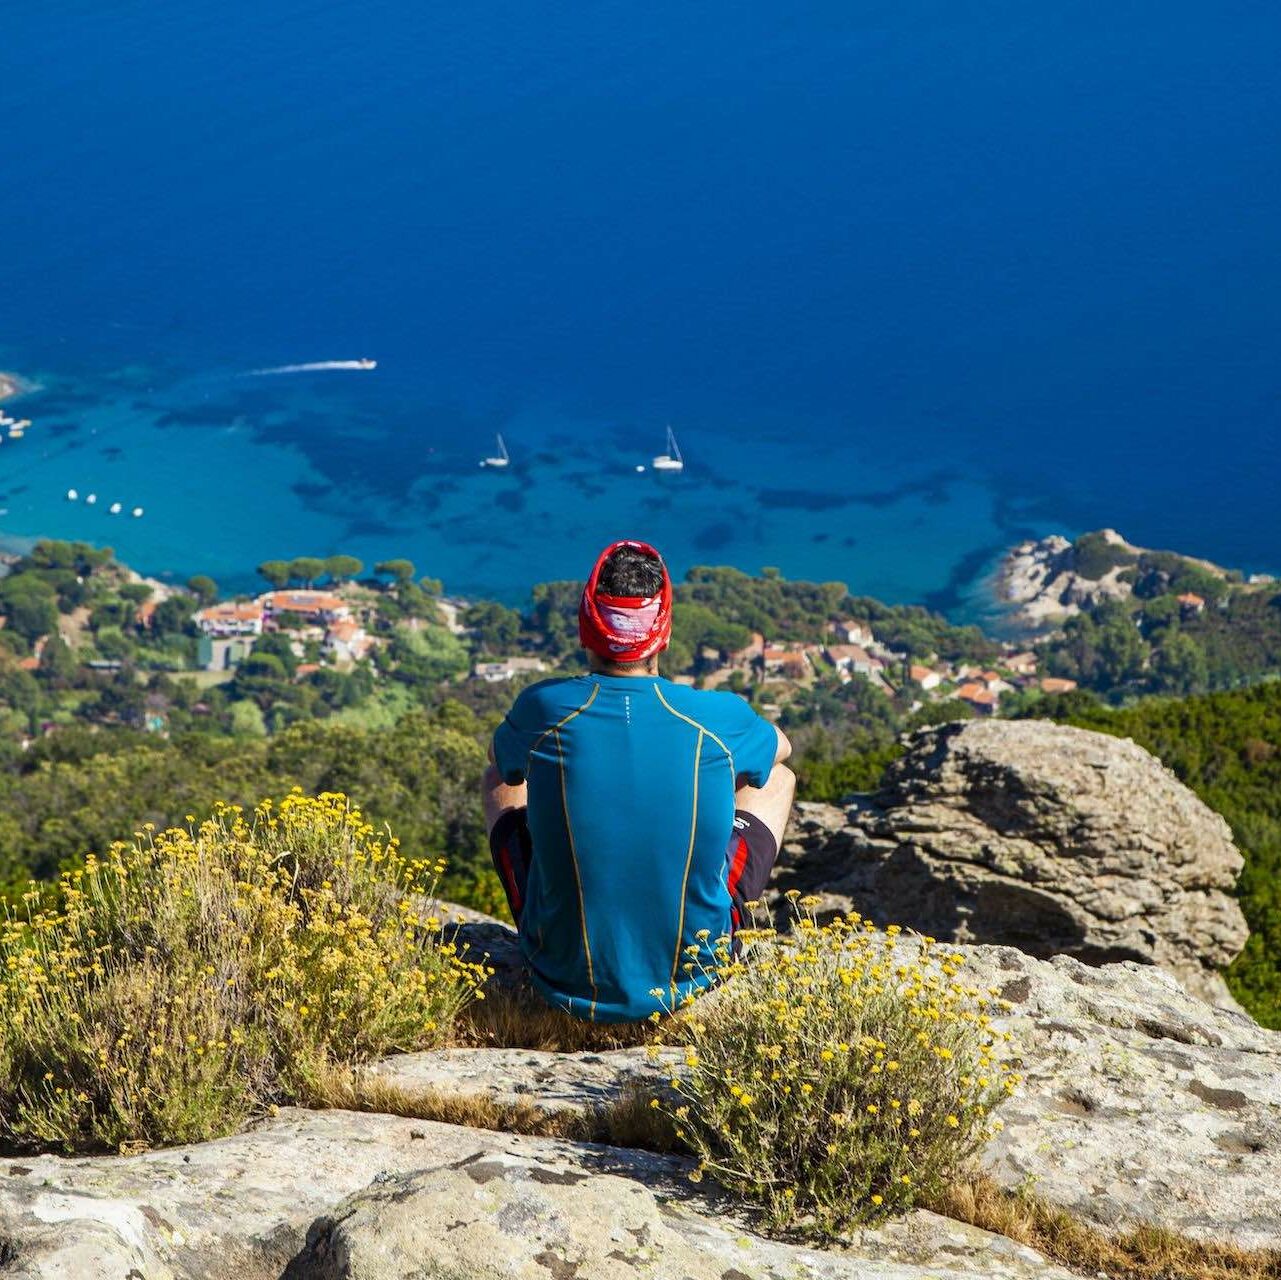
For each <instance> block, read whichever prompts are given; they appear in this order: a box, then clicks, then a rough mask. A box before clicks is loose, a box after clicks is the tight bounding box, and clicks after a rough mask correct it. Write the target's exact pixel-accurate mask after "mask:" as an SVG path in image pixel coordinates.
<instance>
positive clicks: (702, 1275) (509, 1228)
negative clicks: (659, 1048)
mask: <svg viewBox="0 0 1281 1280" xmlns="http://www.w3.org/2000/svg"><path fill="white" fill-rule="evenodd" d="M698 1199H699V1198H698V1197H692V1196H689V1195H686V1196H685V1197H684V1198H683V1199H678V1198H676V1197H674V1196H672V1195H671V1194H670V1193H664V1192H663V1191H661V1190H658V1191H656V1190H655V1189H653V1188H651V1187H649V1186H646V1185H644V1184H642V1183H640V1182H637V1181H635V1180H633V1179H628V1178H624V1177H618V1176H615V1175H610V1174H595V1175H592V1174H590V1173H588V1172H587V1171H586V1170H584V1169H583V1167H582V1166H581V1164H580V1163H577V1162H575V1161H573V1160H566V1159H555V1158H553V1159H546V1158H537V1157H531V1156H529V1155H518V1154H510V1155H508V1154H503V1155H494V1156H483V1155H479V1154H478V1155H477V1156H473V1157H470V1158H467V1159H462V1160H458V1161H455V1162H453V1163H452V1164H450V1165H448V1166H445V1167H440V1168H433V1169H422V1170H419V1171H417V1172H415V1173H411V1174H406V1175H401V1176H398V1177H392V1178H388V1179H386V1180H385V1181H383V1182H381V1183H379V1184H377V1185H375V1186H372V1187H369V1188H367V1189H366V1190H364V1191H361V1192H359V1193H357V1194H356V1195H354V1196H352V1197H350V1198H349V1199H348V1200H346V1201H344V1202H343V1203H342V1204H341V1205H339V1206H338V1207H337V1208H336V1209H335V1210H334V1211H333V1212H332V1213H330V1214H328V1215H326V1216H325V1217H324V1218H322V1219H321V1220H320V1221H319V1222H318V1223H317V1224H316V1225H315V1227H313V1229H312V1230H311V1232H310V1233H309V1234H308V1238H307V1245H306V1248H305V1249H304V1250H303V1251H302V1253H301V1254H299V1256H298V1258H297V1259H296V1260H295V1262H294V1264H293V1265H292V1266H291V1267H290V1268H289V1270H288V1271H287V1272H286V1273H285V1276H284V1277H283V1280H410V1278H411V1277H414V1278H415V1280H417V1278H418V1277H422V1278H423V1280H427V1278H431V1280H549V1277H550V1278H551V1280H625V1278H626V1277H629V1276H636V1277H642V1276H645V1277H651V1278H653V1280H794V1277H797V1276H807V1277H813V1278H814V1280H925V1277H926V1276H928V1275H937V1274H939V1273H940V1272H945V1273H946V1274H947V1275H949V1276H952V1277H955V1280H1003V1278H1008V1280H1014V1278H1015V1277H1028V1278H1029V1280H1031V1278H1032V1277H1039V1278H1041V1280H1067V1278H1068V1275H1069V1273H1068V1272H1066V1271H1064V1270H1062V1269H1060V1268H1058V1267H1055V1266H1052V1265H1050V1264H1049V1263H1047V1262H1046V1261H1045V1260H1044V1259H1043V1258H1041V1257H1040V1256H1039V1255H1038V1254H1037V1253H1035V1252H1034V1251H1033V1250H1031V1249H1026V1248H1022V1247H1020V1246H1017V1245H1014V1244H1012V1243H1011V1242H1010V1241H1008V1240H1002V1239H1001V1238H999V1237H995V1236H992V1235H989V1234H988V1233H987V1232H983V1231H977V1230H975V1229H974V1228H972V1227H963V1226H961V1225H960V1224H958V1223H950V1222H947V1221H946V1220H945V1219H941V1218H938V1217H936V1216H935V1215H933V1214H917V1215H913V1219H912V1220H911V1221H910V1223H909V1224H900V1225H899V1226H897V1227H893V1228H890V1229H889V1230H888V1231H887V1232H883V1233H873V1232H869V1233H867V1235H866V1236H865V1237H864V1238H860V1239H858V1240H855V1241H852V1242H851V1243H850V1245H849V1246H848V1247H846V1248H841V1249H825V1250H818V1249H805V1248H800V1247H798V1246H796V1245H791V1244H785V1243H780V1242H777V1241H772V1240H765V1239H762V1238H761V1237H760V1236H758V1235H756V1234H754V1233H753V1232H752V1231H751V1229H750V1226H749V1225H746V1224H745V1223H744V1222H742V1221H736V1220H735V1215H734V1214H733V1212H732V1209H730V1208H729V1207H728V1206H725V1205H719V1206H718V1205H715V1204H709V1203H702V1204H700V1203H697V1200H698Z"/></svg>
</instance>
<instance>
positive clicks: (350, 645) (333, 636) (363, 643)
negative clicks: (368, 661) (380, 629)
mask: <svg viewBox="0 0 1281 1280" xmlns="http://www.w3.org/2000/svg"><path fill="white" fill-rule="evenodd" d="M373 647H374V641H373V639H372V638H371V637H370V636H368V635H366V634H365V628H364V627H362V626H361V625H360V623H359V622H356V621H355V620H354V619H352V618H339V619H338V621H337V622H335V623H332V624H331V625H330V628H329V631H328V632H327V633H326V635H325V652H326V653H328V654H330V655H331V656H332V657H333V659H334V661H335V662H359V661H360V660H361V659H362V658H367V657H368V656H369V651H370V650H371V649H372V648H373Z"/></svg>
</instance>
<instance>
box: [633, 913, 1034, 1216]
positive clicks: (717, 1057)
mask: <svg viewBox="0 0 1281 1280" xmlns="http://www.w3.org/2000/svg"><path fill="white" fill-rule="evenodd" d="M747 936H748V937H749V939H750V940H751V941H752V943H753V950H752V953H751V955H750V958H749V959H748V960H747V961H746V962H744V961H739V960H733V959H731V957H730V956H729V953H728V950H727V948H726V946H725V944H724V943H723V942H722V943H721V944H720V945H719V946H718V947H717V948H716V953H717V959H718V966H717V967H718V969H719V972H720V974H721V976H724V977H729V978H732V981H730V982H728V983H727V984H726V985H724V986H723V987H721V988H720V989H719V990H718V991H716V992H715V993H714V995H713V996H712V997H711V998H710V999H707V1000H706V1003H705V1004H703V1005H702V1006H701V1007H700V1005H699V1004H695V1005H694V1006H693V1008H692V1009H690V1011H689V1012H688V1014H687V1015H686V1016H685V1017H682V1018H678V1019H676V1020H674V1021H673V1022H672V1024H671V1026H670V1029H669V1030H668V1032H667V1036H668V1038H669V1039H676V1040H677V1041H678V1042H680V1043H681V1044H683V1046H684V1050H685V1067H684V1070H683V1071H681V1072H680V1073H678V1074H677V1075H676V1076H675V1078H674V1079H673V1081H672V1085H673V1094H674V1100H672V1101H670V1102H668V1103H667V1104H664V1103H662V1102H660V1101H659V1100H658V1099H655V1103H654V1105H656V1106H659V1107H660V1108H661V1107H663V1106H664V1105H666V1106H667V1107H668V1109H669V1113H670V1116H671V1119H672V1121H673V1123H674V1124H675V1125H676V1127H677V1132H678V1136H679V1137H680V1138H681V1139H682V1140H683V1141H684V1142H685V1143H686V1144H687V1145H688V1146H689V1147H690V1148H691V1149H692V1151H693V1152H694V1153H695V1155H697V1157H698V1158H699V1162H700V1163H699V1166H698V1170H697V1171H696V1172H695V1174H694V1175H693V1176H694V1177H695V1179H696V1180H697V1179H698V1178H699V1177H701V1175H702V1174H703V1173H704V1172H706V1173H708V1174H710V1175H711V1176H712V1177H714V1178H715V1179H716V1181H718V1182H719V1183H721V1184H722V1185H723V1186H725V1187H726V1188H728V1189H729V1190H731V1191H734V1192H736V1193H738V1194H739V1195H742V1196H744V1197H746V1198H747V1199H749V1200H753V1201H756V1202H758V1203H759V1204H761V1205H762V1207H763V1208H764V1211H765V1216H766V1219H767V1222H768V1225H769V1226H770V1227H772V1228H774V1229H776V1230H789V1231H799V1232H801V1233H803V1234H808V1235H813V1236H817V1237H824V1236H832V1235H836V1234H839V1233H840V1232H842V1231H845V1230H847V1229H848V1228H850V1227H852V1226H855V1225H857V1224H858V1223H861V1222H866V1221H870V1220H874V1219H876V1218H878V1217H881V1216H883V1215H886V1214H889V1213H892V1212H903V1211H905V1210H907V1209H909V1208H910V1207H912V1205H914V1204H916V1203H917V1202H918V1201H921V1200H928V1199H930V1198H931V1197H934V1196H936V1195H937V1194H938V1193H939V1192H940V1190H941V1189H942V1188H943V1186H944V1185H945V1184H946V1183H947V1182H948V1181H949V1180H950V1179H951V1178H953V1177H956V1176H958V1175H959V1173H960V1172H961V1170H962V1169H963V1167H964V1165H965V1164H966V1162H967V1161H968V1160H969V1159H970V1157H972V1156H973V1155H974V1154H975V1153H976V1152H977V1151H978V1150H979V1149H980V1148H981V1147H982V1145H983V1143H984V1142H985V1141H986V1139H987V1137H988V1136H989V1135H990V1134H991V1133H992V1132H994V1129H995V1127H999V1122H991V1123H989V1120H990V1114H991V1111H992V1109H993V1108H994V1107H995V1106H996V1104H997V1103H998V1102H999V1101H1000V1100H1001V1099H1002V1098H1003V1097H1004V1096H1005V1095H1006V1093H1007V1092H1010V1091H1012V1090H1013V1089H1014V1087H1015V1084H1016V1083H1017V1080H1018V1077H1017V1076H1015V1075H1014V1074H1012V1073H1011V1072H1010V1070H1009V1068H1008V1065H1007V1064H1005V1063H1001V1062H998V1061H997V1059H996V1053H997V1046H998V1043H999V1042H1000V1040H1001V1036H1000V1035H998V1033H996V1032H994V1031H993V1030H992V1028H991V1025H990V1021H989V1013H988V1010H990V1009H993V1008H994V1007H995V1006H996V1005H997V1003H998V1002H997V1001H996V1000H995V998H994V995H993V993H991V992H988V993H981V992H979V991H978V990H976V989H975V988H973V987H969V986H966V985H965V983H964V982H963V980H962V979H961V977H960V973H961V967H962V958H961V957H960V956H959V955H956V954H953V953H950V952H943V953H941V954H939V953H937V948H936V946H935V944H934V943H933V940H932V939H924V940H919V942H918V940H915V939H913V940H910V941H907V940H904V939H903V938H901V937H900V935H899V930H898V929H897V927H894V926H891V928H890V929H888V930H887V931H885V932H883V933H882V932H880V931H878V930H876V929H875V928H874V927H873V926H872V925H871V924H870V923H866V924H865V923H862V922H861V921H860V920H859V918H858V917H857V916H856V915H851V916H850V917H848V918H846V919H837V920H835V921H833V922H832V923H831V924H829V925H825V926H823V927H819V926H817V925H816V924H815V922H814V921H813V920H812V919H809V918H808V917H803V918H801V919H800V920H799V921H798V928H797V930H796V932H794V933H792V934H789V935H786V936H783V937H775V936H774V935H772V934H771V933H766V932H760V931H754V932H752V933H751V934H749V935H747ZM706 945H707V944H706V941H705V940H704V946H706ZM697 950H698V948H691V949H690V951H691V954H690V959H689V961H688V962H687V963H688V964H690V965H695V964H698V963H699V961H698V959H697V957H696V955H695V954H694V952H696V951H697ZM1005 1007H1008V1006H1005ZM652 1052H654V1053H655V1054H657V1048H655V1049H654V1050H652Z"/></svg>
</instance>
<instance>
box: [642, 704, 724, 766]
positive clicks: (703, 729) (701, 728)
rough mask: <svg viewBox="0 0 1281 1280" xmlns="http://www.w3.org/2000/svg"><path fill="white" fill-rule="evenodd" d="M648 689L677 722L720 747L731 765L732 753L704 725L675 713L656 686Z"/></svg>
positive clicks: (677, 712)
mask: <svg viewBox="0 0 1281 1280" xmlns="http://www.w3.org/2000/svg"><path fill="white" fill-rule="evenodd" d="M650 688H652V689H653V690H654V692H655V693H656V694H657V695H658V700H659V702H661V703H662V704H663V706H665V707H666V708H667V709H668V711H670V712H671V713H672V715H674V716H675V717H676V718H677V719H678V720H684V721H685V723H686V724H692V725H693V726H694V728H695V729H697V730H698V731H699V733H705V734H707V736H708V737H709V738H711V740H712V741H713V742H714V743H716V745H717V746H718V747H720V749H721V750H722V751H723V752H724V753H725V754H726V755H727V756H729V759H730V763H731V764H733V762H734V753H733V752H732V751H731V750H730V749H729V748H728V747H727V746H726V745H725V744H724V743H723V742H722V741H721V740H720V739H719V738H718V737H717V736H716V735H715V734H714V733H713V732H712V731H711V730H710V729H709V728H708V727H707V726H706V725H705V724H699V723H698V721H697V720H691V719H690V718H689V716H686V715H682V714H681V713H680V712H679V711H677V710H676V708H675V707H673V706H672V704H671V703H670V702H668V701H667V699H666V698H664V697H663V691H662V690H661V689H660V688H659V687H658V685H656V684H655V685H651V686H650Z"/></svg>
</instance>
